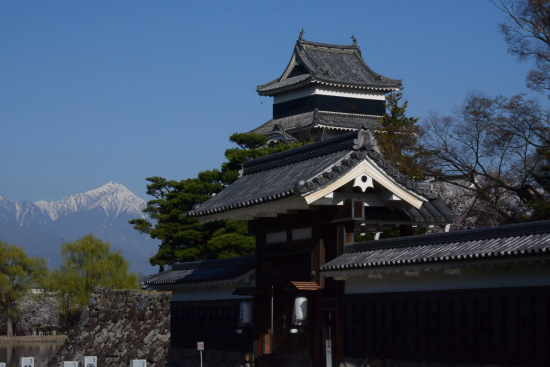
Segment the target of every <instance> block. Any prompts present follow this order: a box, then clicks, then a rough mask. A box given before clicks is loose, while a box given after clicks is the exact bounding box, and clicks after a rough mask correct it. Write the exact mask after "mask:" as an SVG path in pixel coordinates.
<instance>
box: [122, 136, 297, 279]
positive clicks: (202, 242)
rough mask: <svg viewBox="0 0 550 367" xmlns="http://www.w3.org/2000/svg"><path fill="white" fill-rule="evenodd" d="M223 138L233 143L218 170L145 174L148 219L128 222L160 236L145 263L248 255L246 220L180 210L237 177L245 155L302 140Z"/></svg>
mask: <svg viewBox="0 0 550 367" xmlns="http://www.w3.org/2000/svg"><path fill="white" fill-rule="evenodd" d="M229 140H230V141H231V142H233V143H235V144H237V146H238V147H235V148H231V149H227V150H226V152H225V157H226V158H227V161H226V162H224V163H223V164H222V167H221V169H220V170H217V169H213V170H210V171H203V172H200V173H199V174H198V176H197V178H189V179H185V180H181V181H175V180H166V179H164V178H162V177H149V178H147V181H149V182H150V183H149V184H148V185H147V194H148V195H151V196H153V197H154V198H155V199H153V200H151V201H149V202H148V203H147V207H146V208H145V209H144V210H143V211H144V213H146V214H148V215H149V217H150V218H151V219H152V221H149V220H146V219H133V220H131V221H130V223H131V224H133V225H134V228H135V229H136V230H138V231H139V232H140V233H143V234H148V235H149V236H151V237H152V238H156V239H159V240H161V244H160V245H159V250H158V252H157V253H156V254H155V255H154V256H153V257H151V258H150V259H149V262H150V263H151V265H160V267H161V270H162V269H163V268H164V266H165V265H166V264H172V263H174V262H178V261H197V260H206V259H217V258H227V257H234V256H243V255H250V254H253V253H254V250H255V239H254V238H253V237H252V236H249V235H248V225H247V222H243V221H217V222H213V223H206V224H204V225H201V224H200V223H199V222H198V221H197V220H196V219H194V218H189V217H186V216H185V215H184V214H185V213H186V212H187V211H189V210H191V209H192V208H193V205H195V204H201V203H203V202H205V201H206V200H208V199H210V198H211V197H212V195H215V194H218V193H219V192H221V191H222V190H223V189H224V188H225V187H227V186H228V185H229V184H231V183H232V182H234V181H235V180H236V179H237V178H238V177H239V170H241V169H242V163H243V162H244V161H245V159H246V157H248V158H250V159H255V158H260V157H263V156H266V155H269V154H274V153H278V152H282V151H285V150H288V149H292V148H296V147H298V146H301V145H305V144H307V143H294V144H284V143H277V144H274V145H267V140H268V139H267V137H265V136H263V135H259V134H240V133H235V134H233V135H231V137H230V138H229Z"/></svg>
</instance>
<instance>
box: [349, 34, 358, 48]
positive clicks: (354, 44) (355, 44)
mask: <svg viewBox="0 0 550 367" xmlns="http://www.w3.org/2000/svg"><path fill="white" fill-rule="evenodd" d="M350 38H351V39H352V40H353V43H352V44H351V45H352V46H356V47H357V38H355V33H354V34H352V35H351V37H350Z"/></svg>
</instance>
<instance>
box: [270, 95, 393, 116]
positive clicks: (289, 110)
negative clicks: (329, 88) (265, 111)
mask: <svg viewBox="0 0 550 367" xmlns="http://www.w3.org/2000/svg"><path fill="white" fill-rule="evenodd" d="M316 108H318V109H319V110H320V111H332V112H344V113H360V114H367V115H379V116H381V115H383V114H384V112H385V107H384V101H379V100H373V99H360V98H345V97H335V96H323V95H313V96H308V97H302V98H297V99H293V100H290V101H286V102H281V103H277V104H274V105H273V118H282V117H286V116H291V115H297V114H300V113H305V112H310V111H313V110H315V109H316Z"/></svg>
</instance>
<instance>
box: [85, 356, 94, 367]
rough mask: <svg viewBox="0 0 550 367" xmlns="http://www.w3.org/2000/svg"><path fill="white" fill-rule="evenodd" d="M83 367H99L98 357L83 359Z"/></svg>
mask: <svg viewBox="0 0 550 367" xmlns="http://www.w3.org/2000/svg"><path fill="white" fill-rule="evenodd" d="M82 367H97V357H95V356H86V357H82Z"/></svg>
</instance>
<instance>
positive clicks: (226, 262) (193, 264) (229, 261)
mask: <svg viewBox="0 0 550 367" xmlns="http://www.w3.org/2000/svg"><path fill="white" fill-rule="evenodd" d="M255 257H256V255H246V256H237V257H228V258H222V259H209V260H201V261H190V262H181V263H175V264H173V265H172V270H173V271H177V270H193V269H204V268H217V267H221V266H232V265H242V264H246V263H247V262H248V261H249V260H252V258H255Z"/></svg>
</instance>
